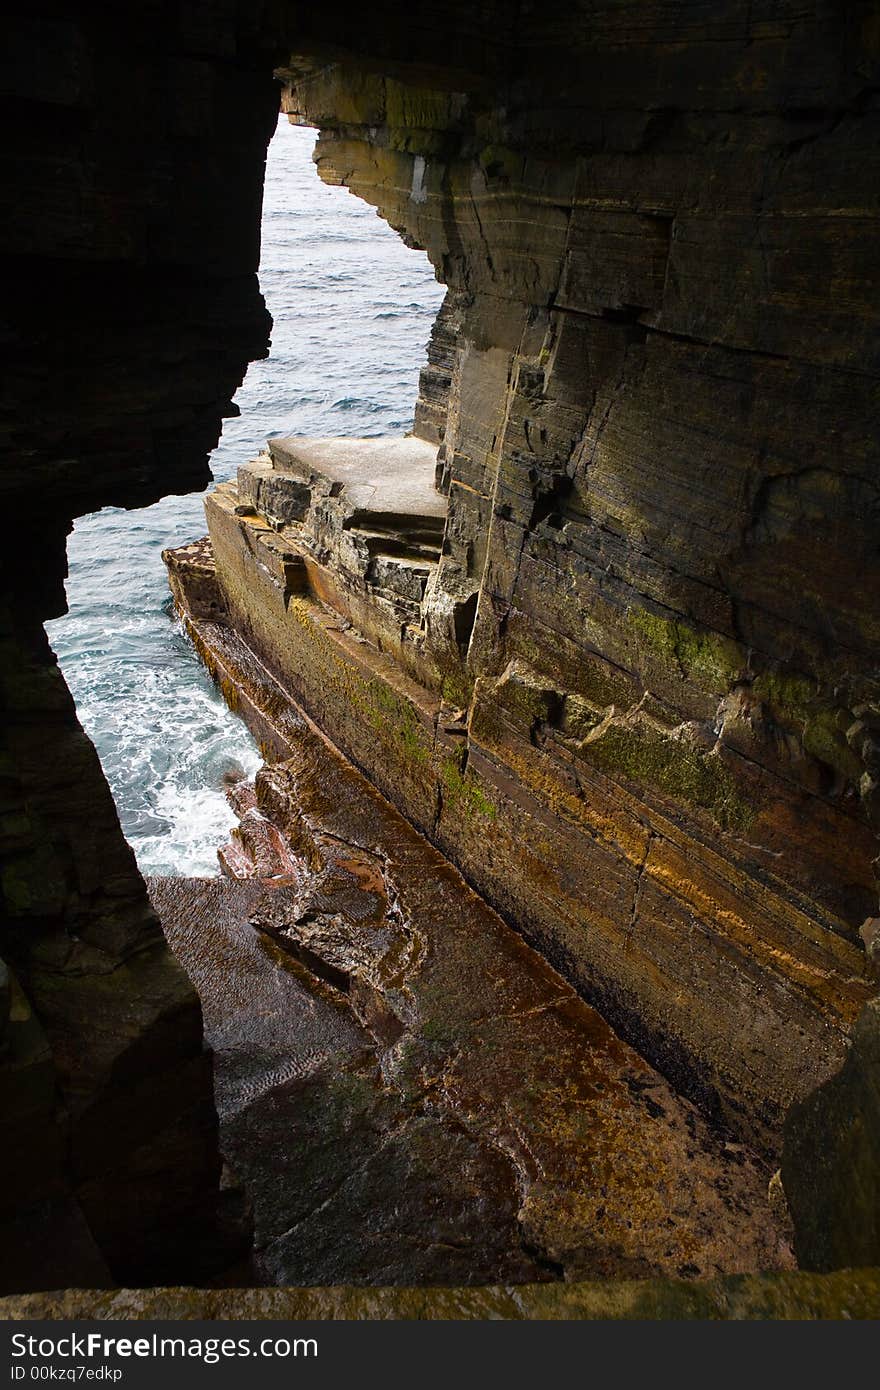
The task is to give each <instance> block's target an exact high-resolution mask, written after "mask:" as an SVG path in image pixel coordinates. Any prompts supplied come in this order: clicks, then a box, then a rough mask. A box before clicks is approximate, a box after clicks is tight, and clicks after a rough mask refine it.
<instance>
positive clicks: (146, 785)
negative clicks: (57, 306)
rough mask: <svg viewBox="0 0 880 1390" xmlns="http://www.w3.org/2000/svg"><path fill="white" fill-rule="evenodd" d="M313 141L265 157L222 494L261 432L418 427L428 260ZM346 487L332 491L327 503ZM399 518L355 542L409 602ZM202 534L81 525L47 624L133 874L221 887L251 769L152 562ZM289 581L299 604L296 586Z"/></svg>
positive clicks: (194, 505) (279, 137) (181, 505)
mask: <svg viewBox="0 0 880 1390" xmlns="http://www.w3.org/2000/svg"><path fill="white" fill-rule="evenodd" d="M315 134H316V133H315V131H313V130H309V129H306V128H297V127H293V126H291V125H290V123H289V122H288V121H287V120H286V118H284V117H281V118H280V120H279V125H278V131H277V133H276V136H275V138H274V139H273V141H272V142H271V144H270V148H269V153H268V161H267V170H266V183H265V196H264V210H263V235H262V257H261V268H260V280H261V286H262V289H263V292H264V294H265V296H266V300H267V303H268V306H269V309H270V312H271V313H272V315H273V317H274V328H273V333H272V347H271V351H270V355H269V357H268V358H267V359H265V360H264V361H259V362H255V363H253V364H252V365H251V367H250V368H249V371H248V376H247V378H246V380H245V383H244V385H243V387H242V388H241V390H240V391H239V393H238V396H237V401H236V404H237V408H238V411H239V412H240V414H239V415H238V417H237V418H233V419H228V420H227V421H226V422H225V424H224V430H223V436H222V439H221V441H220V444H219V446H218V448H217V450H216V451H215V453H214V455H213V457H212V470H213V472H214V475H215V478H216V479H217V480H218V481H221V482H222V481H224V480H225V479H227V478H228V477H229V476H230V475H234V472H235V469H236V468H237V466H238V465H239V463H240V462H241V461H242V459H243V458H248V457H251V456H256V455H258V454H259V453H260V452H261V450H262V449H263V447H264V445H265V441H266V438H267V437H268V436H269V435H271V434H276V433H285V432H288V431H290V432H296V433H298V434H339V435H350V434H353V435H364V436H372V437H381V436H386V435H400V436H402V435H403V433H404V432H405V431H406V430H407V429H409V428H410V427H411V425H412V408H413V407H412V402H413V399H414V398H415V396H416V393H417V380H418V373H419V369H420V366H421V364H422V362H423V360H424V351H425V343H426V342H427V340H428V337H429V334H430V329H431V324H432V321H433V317H434V314H435V312H436V309H437V306H438V305H439V303H440V301H441V299H442V295H443V291H442V288H441V287H440V286H438V285H437V283H436V280H435V278H434V276H433V273H432V272H431V269H430V267H429V266H428V264H427V262H426V260H425V258H424V256H422V255H419V254H418V253H416V252H413V251H411V250H409V249H408V248H406V247H405V246H404V245H403V244H402V242H401V241H400V239H399V237H397V236H396V235H395V234H394V233H393V232H392V231H391V230H390V229H389V228H388V227H387V226H386V225H385V224H384V223H383V222H381V221H380V220H379V219H378V218H377V217H376V216H375V215H374V214H373V213H372V211H371V210H370V209H369V208H367V207H366V206H364V204H362V203H360V202H359V201H358V200H356V199H354V198H351V197H350V196H349V195H348V194H347V193H346V192H345V191H344V190H342V189H337V188H328V187H327V186H326V185H324V184H323V183H321V181H320V180H319V179H318V177H317V176H316V173H315V169H314V166H313V164H312V160H311V152H312V147H313V145H314V141H315ZM430 453H431V468H433V451H430ZM341 487H342V483H341V482H333V484H332V486H331V488H330V491H329V495H330V497H331V498H332V497H333V496H334V495H335V493H336V492H338V490H339V489H340V488H341ZM294 493H295V489H294ZM286 505H287V507H288V508H289V507H290V506H291V505H295V496H294V498H293V499H292V500H291V499H289V500H288V502H287V504H286ZM283 514H284V515H285V516H287V515H289V511H288V510H285V511H284V513H283ZM397 520H398V518H396V517H394V516H392V517H391V518H390V520H389V522H388V528H387V531H386V532H383V531H382V530H381V527H379V528H378V529H377V530H376V534H375V535H373V534H371V535H370V536H369V538H368V541H367V544H368V546H369V547H370V548H371V550H375V551H377V555H376V559H375V561H374V562H373V565H374V569H381V568H382V567H383V566H384V567H385V570H386V571H387V570H388V568H389V566H390V568H391V571H392V574H393V579H394V581H395V582H396V581H397V579H398V576H400V575H402V576H403V577H402V579H400V583H401V585H402V586H403V587H404V588H406V589H407V590H408V591H409V590H413V591H416V590H417V589H418V578H416V579H413V578H412V577H411V576H412V575H413V574H415V575H416V576H418V575H419V574H421V573H423V571H421V570H420V569H419V567H418V564H417V563H413V561H412V556H411V555H410V554H409V549H408V543H407V544H404V543H402V542H400V540H399V539H398V537H397V535H396V533H395V530H394V527H395V523H396V521H397ZM203 529H204V512H203V499H202V497H201V496H198V495H191V496H188V497H175V498H168V499H166V500H165V501H163V502H160V503H157V504H156V505H155V506H152V507H148V508H145V509H143V510H142V511H125V510H122V509H119V508H111V509H107V510H106V511H104V512H101V513H97V514H95V515H92V516H88V517H84V518H81V519H80V520H78V521H77V523H76V525H75V528H74V532H73V534H72V536H71V538H70V541H69V545H68V555H69V571H70V572H69V579H68V583H67V593H68V603H69V610H70V611H69V613H68V614H67V615H66V616H65V617H64V618H62V619H60V620H58V621H56V622H54V623H50V624H49V625H48V631H49V635H50V640H51V642H52V644H53V646H54V648H55V650H56V652H57V654H58V658H59V661H60V664H61V667H62V670H63V671H64V674H65V677H66V679H67V682H68V684H69V686H70V688H71V690H72V692H73V694H74V697H75V699H76V702H77V709H78V713H79V716H80V719H81V721H82V723H83V725H84V727H85V729H86V731H87V732H88V733H89V735H90V736H91V738H92V739H93V741H94V743H95V746H96V748H97V750H98V753H99V755H100V757H101V760H102V764H103V767H104V771H105V773H106V775H107V778H108V780H109V782H110V785H111V788H112V790H113V793H114V798H115V801H116V805H117V808H118V810H119V814H120V819H121V822H122V829H123V832H124V833H125V835H126V838H127V839H128V841H129V843H130V844H131V845H132V847H133V848H134V850H135V853H136V855H137V859H138V863H139V865H140V867H141V869H142V871H143V872H145V873H161V874H208V875H210V874H214V873H216V872H217V849H218V846H219V845H221V844H222V843H223V840H224V839H225V838H226V836H227V834H228V831H229V826H230V819H231V816H230V809H229V806H228V804H227V800H226V795H225V790H226V784H227V782H228V781H229V780H234V779H235V778H236V777H238V776H244V777H247V778H252V777H253V775H254V773H255V772H256V771H257V768H258V767H259V765H260V762H261V759H260V754H259V750H258V747H257V744H256V742H255V740H254V739H253V738H252V737H251V735H250V734H249V732H248V730H247V729H246V727H245V726H244V724H243V723H242V722H241V721H240V720H238V719H235V718H234V717H231V716H230V714H229V711H228V709H227V707H226V704H225V702H224V700H223V698H222V696H221V695H220V693H219V692H218V691H217V690H216V689H215V687H214V685H213V683H212V682H211V681H210V679H209V678H208V676H207V675H206V673H205V670H204V667H203V665H202V663H201V662H200V661H199V660H198V658H197V657H196V655H195V654H194V653H193V651H192V647H191V645H190V643H189V642H188V640H187V639H186V637H185V635H184V634H183V632H182V630H181V629H180V626H179V624H177V625H176V626H174V627H172V625H171V624H170V623H169V617H168V606H169V598H168V585H167V576H166V573H165V569H164V566H163V565H162V561H161V551H162V549H163V548H164V547H166V546H175V545H180V544H182V543H183V542H185V541H189V540H190V539H191V538H192V537H193V536H194V535H197V534H199V533H200V531H202V530H203ZM435 544H436V537H435V526H434V521H433V518H428V519H427V521H426V524H425V526H424V527H423V528H421V529H419V530H418V532H417V534H415V535H414V536H413V538H412V546H411V549H412V550H413V552H414V553H415V554H416V556H418V555H419V554H421V553H424V554H425V555H430V554H432V553H433V547H434V546H435ZM398 551H404V552H405V553H404V554H403V556H402V558H398V554H397V552H398ZM389 553H390V555H392V556H394V558H393V559H389V560H387V561H386V554H389ZM290 582H291V584H292V585H293V587H294V588H295V586H296V576H295V573H292V574H291V580H290ZM414 586H415V589H414Z"/></svg>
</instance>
